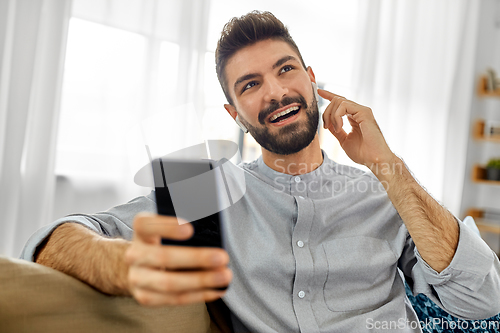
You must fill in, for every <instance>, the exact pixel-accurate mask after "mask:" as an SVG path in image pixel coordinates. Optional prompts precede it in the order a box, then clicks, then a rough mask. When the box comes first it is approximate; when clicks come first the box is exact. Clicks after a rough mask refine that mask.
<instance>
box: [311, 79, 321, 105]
mask: <svg viewBox="0 0 500 333" xmlns="http://www.w3.org/2000/svg"><path fill="white" fill-rule="evenodd" d="M311 84H312V87H313V92H314V97H316V102H318V103H319V94H318V85H317V84H316V82H311Z"/></svg>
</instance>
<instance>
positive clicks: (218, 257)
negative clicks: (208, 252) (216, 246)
mask: <svg viewBox="0 0 500 333" xmlns="http://www.w3.org/2000/svg"><path fill="white" fill-rule="evenodd" d="M223 261H224V258H222V256H221V255H218V254H216V255H214V256H212V264H213V265H214V266H219V265H222V262H223Z"/></svg>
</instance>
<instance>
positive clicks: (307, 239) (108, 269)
mask: <svg viewBox="0 0 500 333" xmlns="http://www.w3.org/2000/svg"><path fill="white" fill-rule="evenodd" d="M216 66H217V74H218V77H219V80H220V82H221V85H222V87H223V90H224V93H225V94H226V97H227V100H228V104H226V105H225V109H226V110H227V112H228V113H229V114H230V115H231V117H233V119H235V121H236V122H237V123H238V124H239V126H240V127H241V128H242V129H243V130H244V131H247V130H248V132H249V133H250V134H251V135H252V136H253V137H254V138H255V139H256V140H257V142H258V143H259V144H260V145H261V146H262V156H261V157H260V158H259V159H257V160H256V161H254V162H252V163H247V164H242V165H241V168H242V170H243V171H244V173H245V181H246V193H245V195H244V197H243V198H242V199H241V200H240V201H238V202H237V203H236V204H234V205H233V206H231V207H229V208H228V209H226V210H225V211H223V212H222V214H223V216H224V221H227V223H225V224H224V229H225V230H224V231H225V232H224V241H225V245H226V249H225V250H222V249H209V248H187V247H184V248H183V247H176V246H162V245H161V244H160V239H161V237H167V238H172V239H178V240H180V239H187V238H189V237H190V236H191V235H192V232H193V230H192V228H191V226H190V225H189V224H183V225H178V223H177V220H176V219H175V218H169V217H160V216H157V215H154V214H137V213H138V212H140V211H149V212H152V211H154V202H153V201H152V200H150V199H152V196H151V195H150V196H148V198H147V197H141V198H138V199H136V200H134V201H132V202H130V203H128V204H126V205H123V206H119V207H115V208H113V209H112V210H110V211H109V212H105V213H99V214H94V215H80V216H76V215H73V216H69V217H66V218H63V219H60V220H58V221H56V222H55V223H54V224H52V225H50V226H47V227H45V228H44V229H42V230H40V231H39V232H37V234H35V235H34V236H33V237H32V239H31V240H30V241H29V242H28V244H27V245H26V248H25V251H24V253H23V257H24V258H26V259H28V260H36V261H37V262H40V263H42V264H45V265H48V266H51V267H54V268H56V269H59V270H61V271H63V272H66V273H68V274H71V275H73V276H75V277H77V278H79V279H81V280H83V281H85V282H87V283H89V284H91V285H93V286H94V287H95V288H97V289H99V290H101V291H103V292H106V293H110V294H116V295H133V296H134V297H135V298H136V299H137V300H138V301H139V302H140V303H142V304H145V305H164V304H186V303H193V302H201V301H205V302H209V301H213V300H215V299H218V298H219V297H221V296H223V301H224V303H225V305H227V307H228V308H229V310H230V316H229V318H230V319H229V323H230V325H229V326H232V328H228V329H229V330H231V329H232V330H234V331H236V332H365V331H373V329H375V330H377V331H379V330H381V329H383V328H387V329H394V330H397V331H405V332H408V331H410V332H420V327H419V326H418V319H417V317H416V315H415V312H414V311H413V309H412V307H411V305H410V304H409V301H408V299H407V297H406V294H405V287H404V280H403V279H406V281H407V282H408V284H409V285H410V286H411V288H412V289H413V292H414V293H425V294H426V295H427V296H429V297H430V298H431V299H432V300H433V301H435V302H436V303H437V304H438V305H440V306H441V307H443V308H444V309H445V310H446V311H448V312H449V313H451V314H453V315H455V316H458V317H461V318H466V319H480V318H487V317H490V316H492V315H494V314H497V313H498V312H500V278H499V272H500V263H499V261H498V258H497V257H496V255H495V254H494V253H493V252H492V251H491V250H490V249H489V248H488V246H487V245H486V244H485V243H484V242H483V241H482V240H481V239H480V238H479V237H477V236H476V235H475V234H474V233H473V232H472V231H471V230H469V229H468V228H467V227H466V226H465V225H464V224H463V223H462V222H461V221H459V220H458V219H456V218H455V217H454V216H453V215H452V214H451V213H449V212H448V211H447V210H446V209H445V208H443V207H442V206H441V205H440V204H439V203H438V202H436V201H435V200H434V199H433V198H432V197H431V196H430V195H429V194H427V193H426V191H425V190H424V189H422V187H421V186H420V185H419V184H418V183H417V182H416V181H415V179H414V178H413V177H412V175H411V173H410V172H409V171H408V169H407V168H406V166H405V165H404V163H403V161H402V160H401V159H400V158H399V157H397V156H395V155H394V154H393V153H392V152H391V150H390V149H389V147H388V146H387V144H386V142H385V140H384V137H383V136H382V133H381V132H380V130H379V128H378V126H377V123H376V121H375V119H374V116H373V114H372V111H371V110H370V109H369V108H368V107H365V106H362V105H359V104H357V103H355V102H353V101H349V100H347V99H346V98H344V97H341V96H337V95H335V94H333V93H331V92H328V91H325V90H318V93H319V94H320V95H321V96H322V97H323V98H325V99H327V100H329V101H330V104H329V105H328V107H327V108H326V110H325V112H324V114H323V122H324V126H325V128H327V129H328V130H329V131H330V132H331V134H332V135H334V136H335V137H336V138H337V139H338V140H339V142H340V144H341V146H342V148H343V149H344V150H345V151H346V153H347V154H348V156H349V157H350V158H351V159H352V160H353V161H355V162H357V163H359V164H362V165H365V166H367V167H369V168H370V170H371V171H372V173H365V172H362V171H360V170H358V169H355V168H351V167H347V166H342V165H339V164H337V163H335V162H334V161H332V160H330V159H329V158H328V156H327V154H326V153H325V152H324V151H322V150H321V148H320V145H319V140H318V135H317V126H318V120H319V112H318V107H317V97H316V96H315V90H316V87H315V85H314V83H315V76H314V73H313V70H312V69H311V68H310V67H306V65H305V63H304V61H303V60H302V57H301V55H300V52H299V49H298V47H297V46H296V45H295V43H294V42H293V40H292V38H291V36H290V35H289V33H288V31H287V29H286V28H285V26H284V25H283V24H282V23H281V22H280V21H279V20H278V19H276V18H275V17H274V16H273V15H272V14H271V13H260V12H252V13H249V14H247V15H245V16H242V17H240V18H234V19H233V20H231V21H230V22H229V23H228V24H227V25H226V26H225V27H224V30H223V32H222V36H221V39H220V40H219V43H218V46H217V51H216ZM344 117H345V118H347V121H349V123H350V124H351V126H352V131H351V132H350V133H346V132H345V131H344V130H343V129H342V123H343V118H344ZM70 222H74V223H70ZM82 225H84V226H86V227H87V228H85V227H83V226H82ZM132 225H133V226H134V230H133V232H132ZM89 229H91V230H89ZM102 235H106V236H111V237H120V238H124V240H123V239H110V238H107V237H102ZM130 240H131V241H130ZM124 257H125V261H124V260H123V258H124ZM229 258H231V261H229ZM74 262H78V263H79V265H74ZM229 282H231V284H230V287H229V288H228V290H227V292H221V291H219V290H217V289H216V288H218V287H221V286H225V285H227V284H228V283H229ZM415 323H416V325H415ZM222 326H223V325H222Z"/></svg>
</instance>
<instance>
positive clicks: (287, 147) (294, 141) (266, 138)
mask: <svg viewBox="0 0 500 333" xmlns="http://www.w3.org/2000/svg"><path fill="white" fill-rule="evenodd" d="M291 103H299V104H300V111H304V112H305V113H306V117H307V119H306V122H305V124H304V123H302V122H297V121H295V122H293V123H291V124H288V125H285V126H283V127H281V128H279V132H278V134H274V135H273V134H271V133H269V128H268V127H265V119H266V118H267V117H268V116H269V115H270V114H271V113H273V112H274V111H276V110H278V109H279V108H282V107H284V106H286V105H289V104H291ZM240 120H241V122H242V123H243V124H244V125H245V126H246V127H247V128H248V132H249V133H250V134H251V135H252V136H253V138H254V139H255V141H257V143H258V144H260V145H261V146H262V148H265V149H266V150H268V151H270V152H272V153H275V154H278V155H291V154H295V153H298V152H299V151H301V150H302V149H304V148H305V147H307V146H309V144H310V143H311V142H312V140H313V139H314V137H315V135H316V131H317V130H318V123H319V110H318V102H317V100H316V97H314V94H313V101H312V103H311V105H309V106H308V105H307V102H306V100H305V98H304V97H303V96H301V95H299V96H298V97H284V98H283V99H282V100H281V103H273V104H271V105H270V106H269V107H268V108H266V109H264V110H262V111H261V112H260V113H259V123H260V124H262V125H263V126H264V127H256V126H252V125H250V124H249V123H248V122H247V121H245V120H244V119H242V118H241V117H240Z"/></svg>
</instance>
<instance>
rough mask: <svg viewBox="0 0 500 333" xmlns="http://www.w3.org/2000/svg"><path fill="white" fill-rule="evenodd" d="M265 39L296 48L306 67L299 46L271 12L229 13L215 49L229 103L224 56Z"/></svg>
mask: <svg viewBox="0 0 500 333" xmlns="http://www.w3.org/2000/svg"><path fill="white" fill-rule="evenodd" d="M267 39H277V40H282V41H284V42H286V43H287V44H288V45H290V47H291V48H292V49H293V50H294V51H296V52H297V54H298V55H299V57H300V61H301V63H302V66H304V69H306V65H305V63H304V60H303V59H302V55H301V54H300V51H299V48H298V47H297V44H295V42H294V41H293V39H292V36H290V33H289V32H288V29H287V27H286V26H285V25H284V24H283V22H281V21H280V20H278V19H277V18H276V16H274V15H273V14H272V13H270V12H260V11H252V12H250V13H248V14H246V15H243V16H241V17H233V18H232V19H231V20H230V21H229V22H228V23H226V25H224V28H223V29H222V33H221V37H220V39H219V41H218V43H217V49H216V50H215V69H216V71H217V78H218V79H219V83H220V85H221V87H222V90H223V91H224V95H226V99H227V101H228V102H229V104H231V105H233V100H232V98H231V96H230V94H229V90H228V86H227V80H226V73H225V68H226V65H227V62H228V60H229V59H230V58H231V57H232V56H233V55H234V54H235V53H236V52H237V51H239V50H241V49H242V48H244V47H246V46H250V45H252V44H255V43H256V42H259V41H263V40H267Z"/></svg>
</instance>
